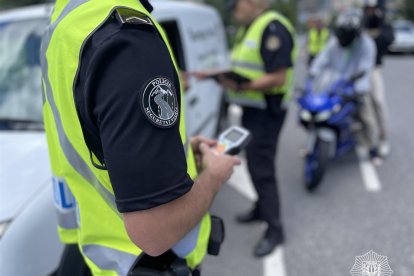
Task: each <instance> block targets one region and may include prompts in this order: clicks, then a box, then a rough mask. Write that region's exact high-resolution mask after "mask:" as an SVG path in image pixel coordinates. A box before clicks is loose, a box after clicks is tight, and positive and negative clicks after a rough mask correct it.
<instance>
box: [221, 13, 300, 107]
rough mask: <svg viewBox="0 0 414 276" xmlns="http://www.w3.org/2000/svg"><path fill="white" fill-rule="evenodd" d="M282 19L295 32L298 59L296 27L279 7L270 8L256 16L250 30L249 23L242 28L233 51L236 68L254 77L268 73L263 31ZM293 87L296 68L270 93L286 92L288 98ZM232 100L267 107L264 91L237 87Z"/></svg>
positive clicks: (293, 52) (230, 96)
mask: <svg viewBox="0 0 414 276" xmlns="http://www.w3.org/2000/svg"><path fill="white" fill-rule="evenodd" d="M275 20H276V21H279V22H280V23H281V24H282V25H283V26H284V27H285V28H286V29H287V30H288V31H289V33H290V34H291V36H292V40H293V49H292V51H291V58H292V61H293V62H294V61H295V59H296V56H297V48H296V42H295V30H294V28H293V26H292V24H291V23H290V22H289V20H288V19H287V18H286V17H284V16H282V15H281V14H279V13H277V12H275V11H268V12H265V13H263V14H262V15H260V16H259V17H258V18H256V19H255V20H254V22H253V23H252V24H251V25H250V26H249V28H248V29H247V31H246V28H245V27H242V28H240V29H239V31H238V33H237V35H236V43H235V45H234V47H233V50H232V54H231V61H232V70H233V71H234V72H236V73H238V74H240V75H242V76H244V77H246V78H248V79H250V80H256V79H259V78H260V77H262V76H264V75H265V74H266V71H265V67H264V61H263V58H262V55H261V53H260V49H261V46H262V37H263V32H264V30H265V29H266V27H267V26H268V25H269V24H270V23H271V22H272V21H275ZM292 87H293V68H289V69H288V70H287V78H286V82H285V84H284V85H283V86H281V87H274V88H273V89H271V90H269V91H268V94H284V95H285V97H284V98H285V100H288V98H289V96H290V92H291V90H292ZM229 100H230V102H232V103H235V104H238V105H241V106H251V107H256V108H261V109H264V108H266V101H265V95H264V93H263V91H242V92H241V93H238V92H236V91H230V92H229Z"/></svg>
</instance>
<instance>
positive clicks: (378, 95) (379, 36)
mask: <svg viewBox="0 0 414 276" xmlns="http://www.w3.org/2000/svg"><path fill="white" fill-rule="evenodd" d="M380 4H381V3H379V1H377V0H366V1H365V2H364V19H365V22H364V23H365V28H366V30H367V33H368V35H369V36H371V38H372V39H373V40H374V41H375V45H376V47H377V57H376V62H375V69H374V71H373V72H372V85H373V89H372V94H371V96H372V99H373V107H374V110H375V113H374V115H375V118H376V121H377V123H378V126H379V139H380V144H379V148H378V151H379V154H380V155H381V156H382V157H385V156H387V155H388V154H389V152H390V146H389V143H388V136H389V135H388V134H389V115H388V113H389V112H388V105H387V102H386V97H385V85H384V77H383V75H382V66H383V63H384V62H383V59H384V56H385V54H386V53H387V52H388V47H389V46H390V45H391V43H392V42H393V40H394V31H393V28H392V26H391V25H390V24H389V23H388V22H386V18H385V7H381V5H380ZM382 4H383V5H384V3H382Z"/></svg>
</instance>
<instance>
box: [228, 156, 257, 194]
mask: <svg viewBox="0 0 414 276" xmlns="http://www.w3.org/2000/svg"><path fill="white" fill-rule="evenodd" d="M241 159H242V164H241V165H240V166H238V167H235V168H234V173H233V175H232V176H231V178H230V180H229V185H230V186H231V187H233V188H234V189H236V190H237V191H238V192H239V193H241V194H242V195H243V196H245V197H247V199H249V200H251V201H253V202H254V201H256V200H257V194H256V191H255V190H254V188H253V184H252V183H251V181H250V176H249V174H248V173H247V164H246V163H247V162H246V159H245V158H243V157H241Z"/></svg>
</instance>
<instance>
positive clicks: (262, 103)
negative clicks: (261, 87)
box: [229, 96, 267, 109]
mask: <svg viewBox="0 0 414 276" xmlns="http://www.w3.org/2000/svg"><path fill="white" fill-rule="evenodd" d="M229 102H230V103H232V104H237V105H240V106H247V107H254V108H259V109H266V107H267V104H266V101H265V100H262V101H253V100H250V99H247V98H237V96H231V97H229Z"/></svg>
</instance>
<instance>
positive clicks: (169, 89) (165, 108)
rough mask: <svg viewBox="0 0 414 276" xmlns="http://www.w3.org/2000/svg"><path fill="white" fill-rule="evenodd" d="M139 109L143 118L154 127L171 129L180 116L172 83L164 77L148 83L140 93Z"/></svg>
mask: <svg viewBox="0 0 414 276" xmlns="http://www.w3.org/2000/svg"><path fill="white" fill-rule="evenodd" d="M141 107H142V110H143V112H144V114H145V116H146V117H147V118H148V119H149V121H150V122H151V123H152V124H154V125H155V126H157V127H161V128H169V127H172V126H173V125H174V124H175V123H176V122H177V119H178V117H179V114H180V112H179V106H178V100H177V94H176V91H175V88H174V85H173V83H172V82H171V81H170V80H169V79H168V78H165V77H157V78H155V79H153V80H151V81H149V82H148V83H147V84H146V85H145V87H144V91H143V93H142V99H141Z"/></svg>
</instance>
